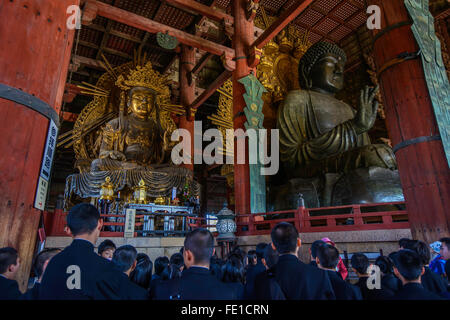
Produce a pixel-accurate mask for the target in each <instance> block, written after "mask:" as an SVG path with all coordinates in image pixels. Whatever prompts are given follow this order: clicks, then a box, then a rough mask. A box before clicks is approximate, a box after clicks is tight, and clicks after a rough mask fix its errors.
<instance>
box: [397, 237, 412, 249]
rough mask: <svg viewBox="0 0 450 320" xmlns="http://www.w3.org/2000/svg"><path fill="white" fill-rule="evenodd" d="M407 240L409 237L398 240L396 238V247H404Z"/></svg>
mask: <svg viewBox="0 0 450 320" xmlns="http://www.w3.org/2000/svg"><path fill="white" fill-rule="evenodd" d="M409 241H411V239H408V238H401V239H400V240H398V247H399V248H400V250H402V249H406V247H407V246H408V242H409Z"/></svg>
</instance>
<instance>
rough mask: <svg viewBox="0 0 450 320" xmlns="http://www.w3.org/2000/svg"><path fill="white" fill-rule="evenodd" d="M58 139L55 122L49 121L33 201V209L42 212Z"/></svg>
mask: <svg viewBox="0 0 450 320" xmlns="http://www.w3.org/2000/svg"><path fill="white" fill-rule="evenodd" d="M57 138H58V127H57V126H56V124H55V122H54V121H53V120H51V119H50V124H49V126H48V132H47V141H46V142H45V149H44V156H43V157H42V162H41V172H40V174H39V181H38V185H37V188H36V197H35V200H34V207H35V208H36V209H39V210H44V208H45V202H46V200H47V191H48V185H49V181H50V173H51V171H52V165H53V157H54V155H55V152H56V140H57Z"/></svg>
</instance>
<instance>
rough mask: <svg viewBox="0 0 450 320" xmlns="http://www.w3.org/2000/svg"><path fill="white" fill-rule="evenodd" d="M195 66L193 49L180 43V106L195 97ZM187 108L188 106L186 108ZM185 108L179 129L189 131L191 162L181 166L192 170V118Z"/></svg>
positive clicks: (187, 103)
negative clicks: (193, 76) (193, 74)
mask: <svg viewBox="0 0 450 320" xmlns="http://www.w3.org/2000/svg"><path fill="white" fill-rule="evenodd" d="M194 66H195V49H194V48H192V47H189V46H186V45H181V58H180V68H179V70H180V103H181V105H182V106H184V107H186V108H187V106H190V105H191V104H192V102H194V99H195V81H194V79H193V78H192V74H191V71H192V69H193V68H194ZM188 109H189V108H188ZM188 109H187V110H186V116H183V117H181V119H180V122H179V128H180V129H186V130H188V131H189V132H190V133H191V145H190V150H191V164H184V165H183V166H184V167H186V168H188V169H190V170H191V171H194V119H191V110H188Z"/></svg>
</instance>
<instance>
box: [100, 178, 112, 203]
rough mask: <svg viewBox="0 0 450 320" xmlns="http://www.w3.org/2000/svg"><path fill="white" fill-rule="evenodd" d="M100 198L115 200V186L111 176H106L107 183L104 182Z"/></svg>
mask: <svg viewBox="0 0 450 320" xmlns="http://www.w3.org/2000/svg"><path fill="white" fill-rule="evenodd" d="M100 200H109V201H112V200H114V186H113V184H112V183H111V178H110V177H106V179H105V183H103V184H102V188H101V190H100Z"/></svg>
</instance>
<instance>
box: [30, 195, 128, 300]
mask: <svg viewBox="0 0 450 320" xmlns="http://www.w3.org/2000/svg"><path fill="white" fill-rule="evenodd" d="M66 221H67V226H68V233H69V234H70V235H71V236H72V237H73V241H72V243H71V244H70V245H69V246H68V247H66V248H65V249H64V250H63V251H62V252H60V253H59V254H58V255H56V256H55V257H53V259H51V261H50V262H49V263H48V266H47V269H46V270H45V273H44V277H43V278H42V282H41V285H40V291H39V299H42V300H90V299H120V292H121V289H122V288H123V287H124V286H125V285H126V283H124V281H122V280H121V277H120V272H119V271H118V270H117V269H116V268H115V267H114V265H113V264H112V263H111V262H110V261H108V260H106V259H104V258H102V257H100V256H99V255H98V254H96V253H95V251H94V244H95V243H96V242H97V239H98V237H99V234H100V230H101V229H102V226H103V221H102V219H101V218H100V214H99V212H98V210H97V208H95V207H94V206H93V205H91V204H88V203H80V204H77V205H76V206H74V207H73V208H72V209H70V211H69V214H68V215H67V218H66ZM100 283H103V284H105V283H107V285H103V286H102V287H101V288H100V286H99V284H100Z"/></svg>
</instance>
